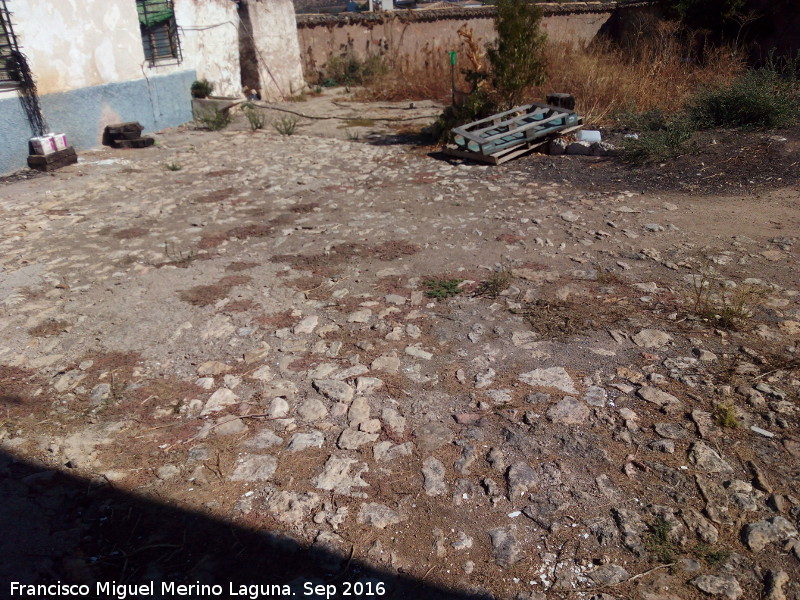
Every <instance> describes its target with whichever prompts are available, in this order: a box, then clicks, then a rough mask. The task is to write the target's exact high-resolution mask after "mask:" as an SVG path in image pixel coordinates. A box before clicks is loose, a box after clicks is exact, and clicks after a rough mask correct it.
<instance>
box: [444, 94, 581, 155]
mask: <svg viewBox="0 0 800 600" xmlns="http://www.w3.org/2000/svg"><path fill="white" fill-rule="evenodd" d="M579 122H580V117H578V114H577V113H576V112H575V111H574V110H569V109H566V108H562V107H558V106H551V105H549V104H540V103H537V102H532V103H530V104H525V105H523V106H517V107H515V108H512V109H511V110H506V111H503V112H501V113H497V114H496V115H492V116H491V117H487V118H486V119H480V120H479V121H475V122H473V123H467V124H466V125H462V126H460V127H454V128H453V130H452V133H453V139H454V140H455V143H456V146H457V148H458V149H459V150H461V151H465V152H478V153H480V154H483V155H486V156H489V155H494V154H497V153H500V152H502V151H504V150H515V149H517V148H520V147H525V146H528V147H529V146H531V145H532V144H535V143H537V142H540V141H542V140H544V139H545V138H547V137H551V136H552V135H553V134H555V133H558V132H560V131H563V130H565V129H568V128H570V127H574V126H575V125H577V124H578V123H579Z"/></svg>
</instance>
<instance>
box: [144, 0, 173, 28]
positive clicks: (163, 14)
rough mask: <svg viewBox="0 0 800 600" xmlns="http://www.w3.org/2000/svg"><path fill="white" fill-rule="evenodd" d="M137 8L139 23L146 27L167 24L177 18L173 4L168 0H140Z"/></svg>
mask: <svg viewBox="0 0 800 600" xmlns="http://www.w3.org/2000/svg"><path fill="white" fill-rule="evenodd" d="M136 8H137V9H138V10H139V23H141V24H142V25H144V26H145V27H152V26H153V25H159V24H161V23H165V22H166V21H169V20H170V19H172V18H173V17H174V16H175V12H174V11H173V10H172V2H168V1H167V0H138V1H137V2H136Z"/></svg>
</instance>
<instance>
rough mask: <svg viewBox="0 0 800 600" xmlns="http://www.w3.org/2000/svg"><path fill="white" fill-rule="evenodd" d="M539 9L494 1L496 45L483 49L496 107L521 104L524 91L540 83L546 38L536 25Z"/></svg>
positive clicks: (504, 0)
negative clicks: (487, 62) (495, 6)
mask: <svg viewBox="0 0 800 600" xmlns="http://www.w3.org/2000/svg"><path fill="white" fill-rule="evenodd" d="M541 20H542V11H541V9H540V8H539V7H537V6H535V5H533V4H529V3H528V2H524V1H522V0H498V2H497V16H496V17H495V29H496V30H497V41H496V42H495V43H494V44H491V45H489V46H488V47H487V48H486V58H487V59H488V61H489V66H490V68H491V82H492V87H493V88H494V93H495V94H496V96H497V104H498V107H499V108H500V109H501V110H502V109H508V108H511V107H513V106H517V105H519V104H522V101H523V99H524V96H525V92H526V91H527V89H528V88H529V87H531V86H533V85H541V84H542V83H544V78H545V67H546V60H545V56H544V48H545V41H546V40H547V36H546V35H545V34H544V33H543V32H542V30H541V28H540V23H541Z"/></svg>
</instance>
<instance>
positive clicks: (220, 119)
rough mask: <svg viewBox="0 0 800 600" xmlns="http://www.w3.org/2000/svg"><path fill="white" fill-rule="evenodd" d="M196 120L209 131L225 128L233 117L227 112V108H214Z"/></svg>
mask: <svg viewBox="0 0 800 600" xmlns="http://www.w3.org/2000/svg"><path fill="white" fill-rule="evenodd" d="M197 120H198V121H199V122H200V124H201V125H202V126H203V127H205V128H206V129H209V130H211V131H219V130H220V129H225V128H226V127H227V126H228V125H230V124H231V121H232V120H233V117H232V116H231V115H230V114H229V113H228V111H227V110H218V109H216V108H215V109H214V111H213V112H210V111H209V112H207V113H206V114H204V115H203V116H201V117H200V118H199V119H197Z"/></svg>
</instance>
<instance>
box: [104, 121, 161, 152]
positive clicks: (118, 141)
mask: <svg viewBox="0 0 800 600" xmlns="http://www.w3.org/2000/svg"><path fill="white" fill-rule="evenodd" d="M143 129H144V127H142V126H141V124H139V123H137V122H131V123H117V124H115V125H108V126H107V127H106V128H105V130H104V131H103V145H104V146H111V147H112V148H147V147H148V146H152V145H153V144H154V143H155V140H154V139H153V138H151V137H148V136H144V137H142V130H143Z"/></svg>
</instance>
